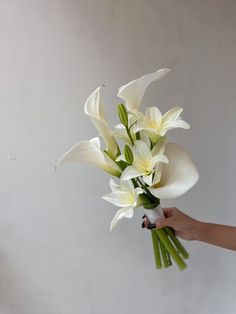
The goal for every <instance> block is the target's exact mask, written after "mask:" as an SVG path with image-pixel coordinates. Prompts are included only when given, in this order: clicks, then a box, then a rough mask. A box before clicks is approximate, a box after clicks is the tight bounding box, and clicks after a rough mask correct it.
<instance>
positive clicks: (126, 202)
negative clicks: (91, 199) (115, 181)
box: [102, 191, 134, 207]
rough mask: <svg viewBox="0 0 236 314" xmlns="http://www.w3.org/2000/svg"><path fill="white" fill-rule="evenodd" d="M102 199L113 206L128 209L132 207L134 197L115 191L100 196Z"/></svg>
mask: <svg viewBox="0 0 236 314" xmlns="http://www.w3.org/2000/svg"><path fill="white" fill-rule="evenodd" d="M102 199H104V200H105V201H107V202H109V203H112V204H113V205H115V206H120V207H130V206H133V203H134V197H133V195H131V194H129V193H127V192H125V191H115V192H111V193H108V194H105V195H103V196H102Z"/></svg>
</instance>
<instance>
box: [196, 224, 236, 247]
mask: <svg viewBox="0 0 236 314" xmlns="http://www.w3.org/2000/svg"><path fill="white" fill-rule="evenodd" d="M195 239H196V240H198V241H202V242H206V243H210V244H213V245H216V246H220V247H223V248H226V249H229V250H234V251H236V227H230V226H225V225H218V224H212V223H203V222H196V227H195Z"/></svg>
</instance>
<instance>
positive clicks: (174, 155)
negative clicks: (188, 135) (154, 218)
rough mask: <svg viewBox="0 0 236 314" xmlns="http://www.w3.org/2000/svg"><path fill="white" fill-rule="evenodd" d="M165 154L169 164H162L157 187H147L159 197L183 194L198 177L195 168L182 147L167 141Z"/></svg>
mask: <svg viewBox="0 0 236 314" xmlns="http://www.w3.org/2000/svg"><path fill="white" fill-rule="evenodd" d="M165 154H166V156H167V158H168V159H169V164H168V165H165V164H163V165H162V176H161V180H160V182H159V183H158V187H156V188H155V186H153V187H150V188H149V190H150V192H151V193H152V194H153V195H154V196H156V197H158V198H160V199H169V198H175V197H178V196H181V195H183V194H184V193H186V192H187V191H188V190H189V189H191V188H192V187H193V186H194V185H195V183H196V182H197V181H198V178H199V174H198V171H197V168H196V166H195V165H194V163H193V161H192V159H191V157H190V156H189V154H188V153H187V152H186V150H185V149H184V148H182V147H181V146H179V145H177V144H174V143H167V144H166V149H165Z"/></svg>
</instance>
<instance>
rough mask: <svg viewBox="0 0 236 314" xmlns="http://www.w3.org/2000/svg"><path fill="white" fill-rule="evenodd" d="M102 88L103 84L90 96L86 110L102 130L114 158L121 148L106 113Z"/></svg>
mask: <svg viewBox="0 0 236 314" xmlns="http://www.w3.org/2000/svg"><path fill="white" fill-rule="evenodd" d="M101 88H102V86H100V87H98V88H97V89H96V90H95V91H94V92H93V93H92V94H91V95H90V96H89V97H88V99H87V100H86V102H85V105H84V112H85V113H86V114H87V115H88V116H89V117H90V118H91V120H92V122H93V124H94V125H95V127H96V128H97V130H98V131H99V132H100V134H101V136H102V138H103V140H104V142H105V144H106V150H107V152H108V154H109V155H110V156H111V157H112V158H113V159H114V158H115V157H116V156H117V153H118V150H119V149H118V145H117V143H116V140H115V138H114V136H113V134H112V133H113V132H112V130H111V129H110V127H109V125H108V122H107V119H106V116H105V113H104V109H103V105H102V102H101V95H100V91H101Z"/></svg>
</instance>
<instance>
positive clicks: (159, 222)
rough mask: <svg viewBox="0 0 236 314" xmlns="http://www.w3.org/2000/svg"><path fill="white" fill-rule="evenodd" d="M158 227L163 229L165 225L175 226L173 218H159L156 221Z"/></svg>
mask: <svg viewBox="0 0 236 314" xmlns="http://www.w3.org/2000/svg"><path fill="white" fill-rule="evenodd" d="M156 227H157V229H161V228H163V227H173V218H172V217H169V218H163V219H158V220H157V221H156Z"/></svg>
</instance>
